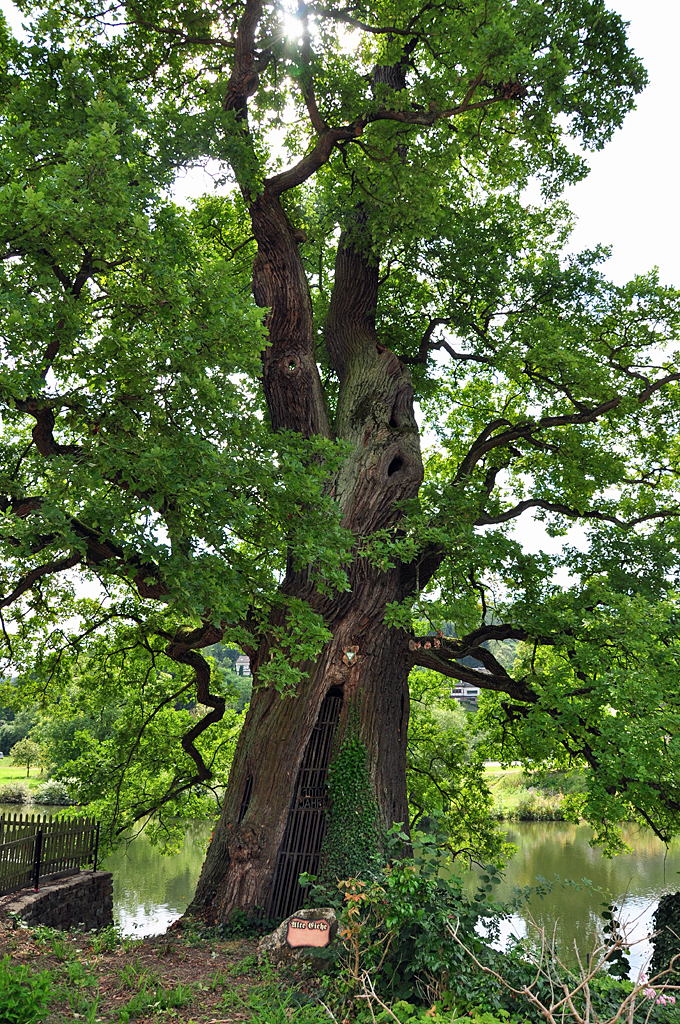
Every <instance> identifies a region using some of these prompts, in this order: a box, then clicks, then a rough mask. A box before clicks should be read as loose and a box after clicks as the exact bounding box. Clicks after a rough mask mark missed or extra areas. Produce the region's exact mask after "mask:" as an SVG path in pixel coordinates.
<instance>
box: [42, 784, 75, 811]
mask: <svg viewBox="0 0 680 1024" xmlns="http://www.w3.org/2000/svg"><path fill="white" fill-rule="evenodd" d="M33 800H34V802H35V803H36V804H61V805H62V806H64V807H65V806H67V805H69V804H73V803H75V801H74V800H72V799H71V797H70V796H69V791H68V789H67V788H66V786H65V785H64V783H63V782H58V781H57V779H50V780H49V781H48V782H43V784H42V785H41V786H38V788H37V789H36V791H35V793H34V794H33Z"/></svg>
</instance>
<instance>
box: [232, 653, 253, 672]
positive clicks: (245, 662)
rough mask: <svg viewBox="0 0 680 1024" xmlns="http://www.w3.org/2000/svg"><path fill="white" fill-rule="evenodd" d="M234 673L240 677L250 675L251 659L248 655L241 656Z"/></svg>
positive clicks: (236, 662)
mask: <svg viewBox="0 0 680 1024" xmlns="http://www.w3.org/2000/svg"><path fill="white" fill-rule="evenodd" d="M234 672H235V673H236V675H238V676H249V675H250V658H249V657H248V655H247V654H239V656H238V658H237V659H236V661H235V662H234Z"/></svg>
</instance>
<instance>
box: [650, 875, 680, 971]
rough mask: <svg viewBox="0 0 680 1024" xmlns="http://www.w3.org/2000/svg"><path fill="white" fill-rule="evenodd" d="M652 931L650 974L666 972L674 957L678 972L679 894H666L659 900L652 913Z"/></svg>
mask: <svg viewBox="0 0 680 1024" xmlns="http://www.w3.org/2000/svg"><path fill="white" fill-rule="evenodd" d="M653 921H654V931H655V932H656V933H657V934H655V935H654V936H653V937H652V946H653V947H654V955H653V957H652V962H651V965H650V966H651V971H652V974H658V973H660V972H661V971H666V970H668V968H669V967H670V964H671V960H672V959H673V957H674V956H678V957H679V959H678V960H676V962H675V969H676V971H677V970H680V892H673V893H668V894H667V895H666V896H662V897H661V899H660V900H659V906H658V907H657V908H656V910H655V911H654V918H653Z"/></svg>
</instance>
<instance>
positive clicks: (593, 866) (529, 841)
mask: <svg viewBox="0 0 680 1024" xmlns="http://www.w3.org/2000/svg"><path fill="white" fill-rule="evenodd" d="M591 837H592V831H591V829H590V828H588V826H586V825H570V824H567V823H566V822H519V823H517V824H514V825H512V826H510V828H509V834H508V838H509V839H510V840H511V842H513V843H515V845H516V846H517V853H516V854H515V856H514V857H513V858H512V860H511V861H510V862H509V864H508V868H507V870H506V872H505V878H504V880H503V882H502V883H501V885H499V886H497V887H496V890H497V898H498V899H499V900H500V901H501V902H507V901H510V900H511V899H512V898H513V896H514V895H515V893H516V890H517V889H523V888H524V887H525V886H537V885H539V884H540V882H539V879H545V880H546V881H547V882H548V883H550V886H551V890H552V891H550V892H549V893H547V894H546V895H544V896H543V897H542V898H541V897H539V896H538V895H537V894H532V896H531V897H530V899H529V901H528V902H527V903H526V904H525V905H523V906H522V907H521V908H520V909H519V910H518V911H517V913H515V914H514V915H513V917H512V920H511V921H510V922H508V923H507V925H506V927H505V928H504V934H505V936H507V935H509V934H511V933H512V934H515V935H517V936H519V937H522V936H524V935H526V934H527V933H528V934H529V936H530V937H533V938H535V937H537V931H536V927H535V926H538V927H539V928H544V929H546V932H548V933H549V934H550V935H552V932H553V928H554V929H555V940H556V945H557V946H558V948H559V949H560V950H562V951H563V953H564V954H565V955H566V957H567V959H570V960H571V959H572V956H571V955H570V954H571V951H572V950H573V948H574V943H576V945H577V946H578V948H579V951H580V952H581V954H584V953H588V952H591V951H592V950H593V947H594V944H595V942H596V939H597V937H598V936H600V937H601V936H602V926H603V923H604V922H603V920H602V917H601V914H602V910H603V907H602V904H603V903H610V902H616V903H617V906H618V907H620V908H621V914H620V917H621V919H622V920H623V921H624V922H627V923H628V937H629V939H632V940H633V941H636V940H638V939H642V938H644V936H646V935H647V934H648V933H649V931H651V930H652V914H653V913H654V910H655V909H656V905H657V902H658V899H659V896H661V895H662V894H663V893H666V892H677V891H678V890H680V839H678V840H674V841H673V843H671V845H670V847H669V849H668V850H666V847H665V846H664V845H663V843H661V842H659V840H658V839H657V838H656V837H655V836H654V835H653V834H652V833H651V832H649V831H648V830H646V829H642V828H640V827H638V826H636V825H626V826H625V827H624V837H625V840H626V843H627V844H628V846H630V847H631V852H630V853H627V854H621V855H620V856H618V857H613V858H611V859H608V858H606V857H603V856H602V854H601V853H600V852H599V850H597V849H594V848H593V847H591V846H590V839H591ZM476 874H479V872H477V873H476ZM572 883H575V884H572ZM468 884H469V888H470V890H472V889H474V887H475V873H472V876H471V878H470V879H469V882H468ZM532 919H533V921H532ZM534 922H535V924H534ZM650 952H651V950H650V946H649V944H648V943H646V942H642V943H641V944H640V945H635V946H633V947H632V949H631V954H630V962H631V967H632V968H633V970H634V973H637V970H639V969H640V968H642V967H643V966H644V964H645V962H646V960H647V959H648V957H649V955H650Z"/></svg>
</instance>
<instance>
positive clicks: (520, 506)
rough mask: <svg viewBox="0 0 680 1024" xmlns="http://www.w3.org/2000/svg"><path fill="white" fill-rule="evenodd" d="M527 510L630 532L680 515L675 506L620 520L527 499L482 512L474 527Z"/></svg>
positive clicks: (601, 514)
mask: <svg viewBox="0 0 680 1024" xmlns="http://www.w3.org/2000/svg"><path fill="white" fill-rule="evenodd" d="M529 508H542V509H544V510H545V511H546V512H557V513H558V514H559V515H563V516H568V517H569V518H570V519H598V520H600V521H601V522H605V523H614V525H615V526H620V527H621V528H622V529H624V530H631V529H632V528H633V527H634V526H638V525H639V524H640V523H647V522H649V521H650V520H652V519H668V518H669V517H671V516H677V515H679V514H680V506H677V505H676V506H674V507H672V508H661V509H658V510H657V511H656V512H650V513H649V514H648V515H646V516H636V517H635V518H633V519H620V518H619V517H618V516H615V515H610V514H609V513H608V512H598V511H591V512H581V511H579V509H575V508H572V507H571V506H569V505H565V504H563V503H562V502H559V501H543V500H542V499H540V498H528V499H527V500H526V501H520V502H518V503H517V505H513V507H512V508H509V509H507V510H506V511H505V512H501V513H500V514H499V515H497V516H491V515H488V514H487V513H486V512H482V514H481V515H480V516H479V518H478V519H477V520H476V521H475V526H494V525H496V524H497V523H507V522H508V521H509V520H510V519H515V518H516V517H517V516H519V515H521V514H522V512H526V510H527V509H529Z"/></svg>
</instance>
